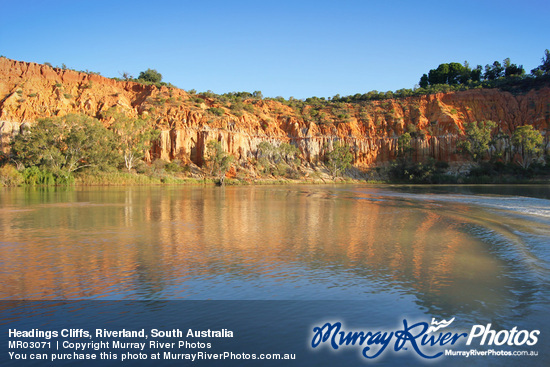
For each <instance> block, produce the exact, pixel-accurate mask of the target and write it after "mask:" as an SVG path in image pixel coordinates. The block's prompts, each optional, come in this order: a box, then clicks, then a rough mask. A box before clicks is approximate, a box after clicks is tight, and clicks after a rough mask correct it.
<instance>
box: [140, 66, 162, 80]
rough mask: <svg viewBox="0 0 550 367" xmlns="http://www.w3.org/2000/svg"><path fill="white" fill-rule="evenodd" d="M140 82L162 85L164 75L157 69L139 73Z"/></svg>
mask: <svg viewBox="0 0 550 367" xmlns="http://www.w3.org/2000/svg"><path fill="white" fill-rule="evenodd" d="M138 80H142V81H145V82H151V83H160V82H161V81H162V74H161V73H159V72H158V71H156V70H155V69H147V70H145V71H142V72H141V73H139V76H138Z"/></svg>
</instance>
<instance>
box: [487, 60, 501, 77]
mask: <svg viewBox="0 0 550 367" xmlns="http://www.w3.org/2000/svg"><path fill="white" fill-rule="evenodd" d="M503 75H504V66H502V65H501V64H500V62H498V61H495V62H494V63H493V65H485V74H484V78H485V79H486V80H496V79H498V78H500V77H501V76H503Z"/></svg>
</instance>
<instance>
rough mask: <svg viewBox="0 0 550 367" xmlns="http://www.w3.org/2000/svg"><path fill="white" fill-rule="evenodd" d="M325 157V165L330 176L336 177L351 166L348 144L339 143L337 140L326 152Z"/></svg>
mask: <svg viewBox="0 0 550 367" xmlns="http://www.w3.org/2000/svg"><path fill="white" fill-rule="evenodd" d="M326 158H327V162H326V166H327V168H328V170H329V172H330V174H331V175H332V178H336V177H338V176H340V174H341V173H342V172H344V171H345V170H347V169H348V168H350V167H351V163H352V161H353V154H352V153H351V148H350V147H349V145H347V144H341V143H340V142H339V141H336V142H335V143H334V144H333V147H332V150H331V151H329V152H328V153H327V154H326Z"/></svg>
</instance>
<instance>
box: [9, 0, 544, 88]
mask: <svg viewBox="0 0 550 367" xmlns="http://www.w3.org/2000/svg"><path fill="white" fill-rule="evenodd" d="M0 3H1V9H2V21H1V22H0V55H4V56H6V57H8V58H11V59H16V60H21V61H32V62H38V63H44V62H50V63H51V64H52V65H54V66H55V65H61V64H62V63H64V64H66V65H67V67H69V68H73V69H77V70H90V71H96V72H100V73H101V74H102V75H104V76H107V77H116V76H120V75H121V73H123V72H128V73H130V74H132V75H134V76H137V75H138V74H139V72H140V71H143V70H146V69H147V68H152V69H156V70H158V71H159V72H160V73H162V75H163V80H164V81H166V82H170V83H172V84H174V85H176V86H178V87H179V88H183V89H196V90H197V91H199V92H200V91H206V90H212V91H214V92H216V93H225V92H232V91H248V92H253V91H255V90H260V91H262V92H263V94H264V96H269V97H276V96H283V97H285V98H288V97H290V96H293V97H295V98H307V97H311V96H318V97H330V96H334V95H335V94H340V95H350V94H355V93H366V92H368V91H371V90H378V91H387V90H392V91H395V90H397V89H401V88H413V87H414V85H415V84H417V83H418V81H419V79H420V76H421V75H422V74H423V73H427V72H428V71H429V69H432V68H436V67H437V66H438V65H439V64H440V63H443V62H460V63H462V62H464V61H465V60H467V61H468V62H469V63H470V65H472V66H475V65H477V64H480V65H483V66H485V65H486V64H489V63H492V62H493V61H495V60H498V61H501V62H502V60H503V59H504V58H506V57H509V58H510V59H511V60H512V62H513V63H516V64H521V65H523V66H524V67H525V69H526V70H527V71H530V70H531V69H532V68H534V67H536V66H538V65H540V63H541V58H542V57H543V56H544V50H545V49H547V48H549V49H550V27H549V26H548V18H549V16H550V2H549V1H547V0H524V1H521V2H518V1H508V0H502V1H483V0H477V1H470V0H465V1H444V0H439V1H432V0H429V1H428V0H426V1H398V0H384V1H358V0H355V1H347V0H338V1H322V0H321V1H300V0H294V1H286V0H278V1H216V0H212V1H199V0H194V1H186V0H182V1H163V0H158V1H140V0H138V1H117V0H109V1H103V0H95V1H78V0H77V1H75V0H71V1H64V0H57V1H47V0H44V1H32V0H30V1H29V0H27V1H7V0H0Z"/></svg>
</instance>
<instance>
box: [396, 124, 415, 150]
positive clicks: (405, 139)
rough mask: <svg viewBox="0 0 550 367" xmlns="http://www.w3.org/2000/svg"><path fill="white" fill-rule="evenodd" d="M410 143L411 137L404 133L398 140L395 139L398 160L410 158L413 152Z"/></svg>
mask: <svg viewBox="0 0 550 367" xmlns="http://www.w3.org/2000/svg"><path fill="white" fill-rule="evenodd" d="M413 126H414V125H413ZM411 143H412V137H411V134H409V133H404V134H403V135H401V136H400V137H399V138H397V156H398V157H400V158H411V155H412V152H413V147H412V144H411Z"/></svg>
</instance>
